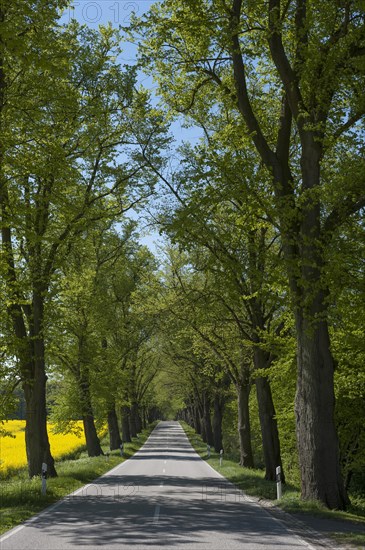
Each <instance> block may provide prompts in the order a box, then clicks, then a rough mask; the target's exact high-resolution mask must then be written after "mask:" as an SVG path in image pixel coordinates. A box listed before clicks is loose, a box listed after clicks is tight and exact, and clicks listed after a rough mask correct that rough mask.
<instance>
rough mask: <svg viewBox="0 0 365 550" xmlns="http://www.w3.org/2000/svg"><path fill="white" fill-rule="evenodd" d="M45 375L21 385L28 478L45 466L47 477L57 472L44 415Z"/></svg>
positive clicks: (40, 374) (38, 375) (37, 473)
mask: <svg viewBox="0 0 365 550" xmlns="http://www.w3.org/2000/svg"><path fill="white" fill-rule="evenodd" d="M46 379H47V377H46V375H45V373H44V372H43V373H42V372H38V373H37V375H36V376H35V378H34V381H33V382H32V383H30V384H29V383H25V384H23V389H24V395H25V400H26V423H25V447H26V453H27V462H28V473H29V477H30V478H32V477H33V476H36V475H39V474H40V473H41V471H42V463H43V462H45V463H46V464H47V475H48V477H56V476H57V472H56V469H55V465H54V459H53V457H52V455H51V451H50V445H49V439H48V432H47V415H46Z"/></svg>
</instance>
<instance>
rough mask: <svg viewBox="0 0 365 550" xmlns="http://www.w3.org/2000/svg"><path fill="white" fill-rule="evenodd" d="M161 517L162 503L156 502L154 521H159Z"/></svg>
mask: <svg viewBox="0 0 365 550" xmlns="http://www.w3.org/2000/svg"><path fill="white" fill-rule="evenodd" d="M159 517H160V505H159V504H156V508H155V515H154V516H153V523H157V522H158V518H159Z"/></svg>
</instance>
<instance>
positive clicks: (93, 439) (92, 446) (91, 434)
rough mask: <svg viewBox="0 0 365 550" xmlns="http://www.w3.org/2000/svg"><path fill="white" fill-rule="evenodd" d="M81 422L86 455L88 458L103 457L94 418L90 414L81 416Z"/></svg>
mask: <svg viewBox="0 0 365 550" xmlns="http://www.w3.org/2000/svg"><path fill="white" fill-rule="evenodd" d="M82 421H83V424H84V431H85V439H86V447H87V454H88V455H89V456H100V455H103V454H104V453H103V450H102V448H101V445H100V441H99V437H98V434H97V432H96V428H95V422H94V416H93V415H92V414H88V415H83V417H82Z"/></svg>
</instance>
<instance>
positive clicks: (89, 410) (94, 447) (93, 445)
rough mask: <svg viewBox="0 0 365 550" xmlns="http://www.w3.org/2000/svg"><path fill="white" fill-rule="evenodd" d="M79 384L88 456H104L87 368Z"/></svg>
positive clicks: (80, 374)
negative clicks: (96, 424) (96, 425)
mask: <svg viewBox="0 0 365 550" xmlns="http://www.w3.org/2000/svg"><path fill="white" fill-rule="evenodd" d="M77 382H78V385H79V392H80V401H81V410H82V421H83V424H84V432H85V440H86V448H87V454H88V455H89V456H100V455H103V454H104V453H103V450H102V448H101V445H100V441H99V437H98V434H97V432H96V427H95V421H94V413H93V407H92V402H91V394H90V384H89V378H88V373H87V369H86V367H81V369H80V372H79V375H78V378H77Z"/></svg>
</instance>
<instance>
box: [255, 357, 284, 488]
mask: <svg viewBox="0 0 365 550" xmlns="http://www.w3.org/2000/svg"><path fill="white" fill-rule="evenodd" d="M268 359H269V358H268V354H267V352H265V351H263V350H261V349H260V348H258V347H257V348H255V352H254V362H255V368H256V369H265V368H267V366H268ZM255 384H256V393H257V402H258V407H259V417H260V426H261V436H262V447H263V452H264V460H265V479H267V480H270V481H275V479H276V467H277V466H280V467H281V472H282V475H281V479H282V481H283V482H285V475H284V470H283V465H282V462H281V453H280V440H279V432H278V426H277V422H276V418H275V407H274V402H273V399H272V393H271V387H270V382H269V380H268V379H267V378H266V377H263V376H260V377H258V378H256V379H255Z"/></svg>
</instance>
